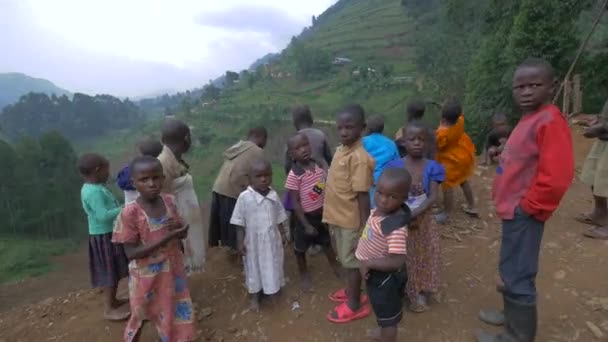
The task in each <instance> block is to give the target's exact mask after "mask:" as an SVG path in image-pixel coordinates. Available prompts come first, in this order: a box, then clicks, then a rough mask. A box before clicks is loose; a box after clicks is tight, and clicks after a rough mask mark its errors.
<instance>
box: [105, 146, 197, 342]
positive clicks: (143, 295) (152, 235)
mask: <svg viewBox="0 0 608 342" xmlns="http://www.w3.org/2000/svg"><path fill="white" fill-rule="evenodd" d="M130 170H131V178H132V180H133V184H134V185H135V188H136V189H137V191H138V192H139V194H140V196H139V197H138V198H137V200H136V201H135V202H132V203H131V204H129V205H127V206H126V207H125V209H124V210H123V211H122V213H121V214H120V216H119V217H118V220H117V221H116V225H115V227H114V237H113V241H114V242H116V243H121V244H123V245H124V246H125V251H126V253H127V256H128V258H129V260H130V263H129V277H130V278H129V299H130V303H131V312H132V313H133V314H132V315H131V319H130V320H129V322H128V323H127V326H126V329H125V333H124V339H125V341H126V342H131V341H138V340H139V335H140V332H141V327H142V325H143V323H144V321H145V320H149V321H151V322H152V323H153V324H154V326H155V328H156V331H158V334H159V337H160V340H161V341H168V342H173V341H193V340H194V339H195V338H196V334H195V329H194V322H195V318H194V312H193V306H192V299H191V298H190V291H189V290H188V284H187V279H186V269H185V267H184V255H183V254H182V250H181V241H180V239H183V238H185V237H186V235H187V234H188V226H187V225H184V221H183V220H182V218H181V217H180V215H179V213H178V210H177V206H176V203H175V200H174V197H173V196H171V195H161V190H162V185H163V181H164V175H163V167H162V165H161V164H160V162H159V161H158V159H156V158H153V157H149V156H143V157H137V158H135V159H134V160H133V162H131V165H130Z"/></svg>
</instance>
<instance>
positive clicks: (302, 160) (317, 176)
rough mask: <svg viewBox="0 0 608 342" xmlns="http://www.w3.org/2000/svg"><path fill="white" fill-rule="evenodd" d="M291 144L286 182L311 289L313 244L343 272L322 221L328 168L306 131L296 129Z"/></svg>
mask: <svg viewBox="0 0 608 342" xmlns="http://www.w3.org/2000/svg"><path fill="white" fill-rule="evenodd" d="M287 148H288V152H289V155H290V156H291V158H292V160H293V161H294V163H293V164H292V166H291V170H290V171H289V173H288V175H287V180H286V182H285V189H287V190H288V191H289V196H290V200H291V203H293V209H294V210H293V211H294V214H295V215H296V225H295V230H294V251H295V254H296V260H297V263H298V270H299V272H300V278H301V288H302V290H303V291H304V292H309V291H310V290H311V289H312V279H311V277H310V273H309V272H308V265H307V264H306V251H307V250H308V248H309V247H310V246H312V245H320V246H321V248H322V249H323V252H324V253H325V255H326V256H327V260H328V261H329V264H330V266H331V267H332V269H333V270H334V272H335V273H336V275H338V272H339V271H338V270H339V267H338V263H337V261H336V254H335V252H334V250H333V248H332V246H331V237H330V236H329V230H328V229H327V226H326V225H325V224H324V223H323V222H322V221H323V202H324V200H325V196H324V195H325V194H324V189H325V179H326V178H327V172H326V171H325V169H323V168H322V167H321V166H319V165H318V162H317V161H315V160H314V159H313V158H312V152H311V146H310V141H309V140H308V137H307V136H306V135H305V134H303V133H296V134H295V135H294V136H292V137H291V138H289V140H288V141H287Z"/></svg>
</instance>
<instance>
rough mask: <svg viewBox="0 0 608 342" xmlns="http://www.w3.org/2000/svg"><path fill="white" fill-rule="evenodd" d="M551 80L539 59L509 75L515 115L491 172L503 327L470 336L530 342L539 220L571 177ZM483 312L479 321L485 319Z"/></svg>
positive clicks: (568, 145)
mask: <svg viewBox="0 0 608 342" xmlns="http://www.w3.org/2000/svg"><path fill="white" fill-rule="evenodd" d="M555 85H556V80H555V76H554V73H553V68H552V67H551V65H550V64H549V63H547V62H546V61H544V60H542V59H537V58H531V59H528V60H526V61H524V62H523V63H522V64H521V65H520V66H519V67H518V68H517V69H516V70H515V74H514V76H513V87H512V89H513V98H514V100H515V103H516V104H517V105H518V107H519V108H520V109H521V111H522V114H523V116H522V118H521V119H520V120H519V123H518V124H517V126H515V129H514V130H513V132H512V133H511V136H510V137H509V140H508V141H507V143H506V145H505V148H504V150H503V152H502V154H501V156H500V163H499V166H498V168H497V169H496V179H495V180H494V189H493V196H492V197H493V198H494V202H495V203H496V213H497V216H498V217H500V218H501V219H502V243H501V247H500V262H499V271H500V277H501V279H502V283H503V284H504V285H503V287H502V291H501V292H502V295H503V303H504V315H500V316H503V317H502V322H499V321H497V320H494V321H493V322H490V323H495V324H496V323H504V325H505V328H506V329H505V331H504V332H502V333H500V334H498V335H493V334H489V333H485V332H479V333H478V334H477V341H482V342H491V341H534V338H535V336H536V324H537V311H536V274H537V272H538V258H539V254H540V246H541V240H542V236H543V230H544V226H545V221H546V220H547V219H549V217H550V216H551V215H552V214H553V212H554V211H555V209H557V207H558V206H559V202H560V201H561V199H562V198H563V196H564V194H565V193H566V191H567V190H568V187H569V186H570V184H571V183H572V179H573V177H574V156H573V150H572V137H571V135H570V129H569V128H568V122H567V120H566V119H565V118H564V117H563V116H562V113H560V110H559V109H558V108H557V107H556V106H554V105H553V104H551V100H552V98H553V94H554V91H555ZM488 313H492V315H491V316H492V318H496V316H497V314H499V313H497V312H496V311H491V312H488V311H482V312H481V313H480V318H481V319H482V320H484V321H488V320H486V319H485V318H487V317H488Z"/></svg>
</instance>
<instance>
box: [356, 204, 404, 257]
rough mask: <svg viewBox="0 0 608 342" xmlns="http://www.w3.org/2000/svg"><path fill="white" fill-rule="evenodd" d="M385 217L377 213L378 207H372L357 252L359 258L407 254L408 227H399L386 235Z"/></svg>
mask: <svg viewBox="0 0 608 342" xmlns="http://www.w3.org/2000/svg"><path fill="white" fill-rule="evenodd" d="M384 218H385V217H384V216H380V215H379V214H376V209H372V212H371V214H370V215H369V219H368V220H367V224H366V225H365V229H363V233H362V234H361V238H359V244H358V245H357V251H356V252H355V256H356V257H357V259H359V260H371V259H380V258H385V257H387V256H388V255H389V254H401V255H404V254H406V250H407V247H406V241H407V227H406V226H404V227H401V228H397V229H395V230H393V231H392V232H391V233H390V234H388V235H386V236H385V235H384V234H383V233H382V229H381V224H382V220H384Z"/></svg>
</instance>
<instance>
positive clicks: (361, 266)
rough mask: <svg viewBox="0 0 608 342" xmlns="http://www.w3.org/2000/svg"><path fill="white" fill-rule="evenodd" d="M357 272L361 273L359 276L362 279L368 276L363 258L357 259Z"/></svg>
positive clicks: (367, 269)
mask: <svg viewBox="0 0 608 342" xmlns="http://www.w3.org/2000/svg"><path fill="white" fill-rule="evenodd" d="M359 273H361V278H362V279H363V280H367V278H369V267H368V266H367V263H366V262H365V261H364V260H361V261H359Z"/></svg>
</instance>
